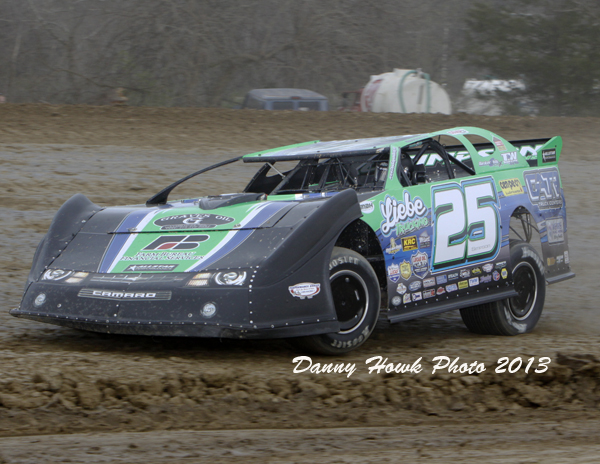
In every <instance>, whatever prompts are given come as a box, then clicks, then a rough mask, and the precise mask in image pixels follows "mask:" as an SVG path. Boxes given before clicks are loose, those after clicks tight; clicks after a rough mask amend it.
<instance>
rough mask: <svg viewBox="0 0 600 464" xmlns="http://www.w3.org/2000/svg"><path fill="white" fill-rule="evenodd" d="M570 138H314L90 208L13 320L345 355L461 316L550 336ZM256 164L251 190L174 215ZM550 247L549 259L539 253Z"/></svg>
mask: <svg viewBox="0 0 600 464" xmlns="http://www.w3.org/2000/svg"><path fill="white" fill-rule="evenodd" d="M561 148H562V141H561V138H560V137H553V138H550V139H535V140H521V141H511V142H509V141H508V140H506V139H504V138H502V137H501V136H498V135H496V134H493V133H491V132H489V131H487V130H484V129H478V128H474V127H460V128H453V129H448V130H442V131H438V132H434V133H429V134H418V135H405V136H394V137H379V138H370V139H358V140H344V141H333V142H319V141H314V142H307V143H303V144H298V145H291V146H287V147H281V148H276V149H272V150H266V151H261V152H258V153H252V154H248V155H245V156H242V157H239V158H234V159H232V160H228V161H224V162H221V163H219V164H217V165H215V166H211V167H209V168H205V169H202V170H200V171H198V172H195V173H192V174H190V175H189V176H187V177H185V178H184V179H181V180H180V181H178V182H175V183H174V184H172V185H170V186H169V187H167V188H165V189H163V190H162V191H161V192H159V193H157V194H156V195H154V196H153V197H152V198H150V199H149V200H148V201H147V203H146V204H145V205H134V206H119V207H109V208H101V207H100V206H98V205H95V204H93V203H92V202H90V201H89V200H88V199H87V198H86V197H85V196H83V195H80V194H78V195H75V196H74V197H72V198H71V199H70V200H68V201H67V202H66V203H65V204H64V205H63V206H62V207H61V208H60V210H59V211H58V213H57V214H56V216H55V219H54V220H53V222H52V224H51V226H50V229H49V230H48V233H47V234H46V236H45V237H44V239H43V240H42V242H41V243H40V245H39V247H38V249H37V251H36V254H35V257H34V262H33V266H32V270H31V273H30V275H29V278H28V282H27V286H26V290H25V294H24V296H23V300H22V302H21V305H20V307H19V308H16V309H13V310H12V311H11V314H13V315H14V316H17V317H24V318H29V319H34V320H38V321H44V322H49V323H53V324H58V325H63V326H67V327H74V328H79V329H86V330H92V331H98V332H108V333H124V334H145V335H169V336H192V337H223V338H276V337H277V338H289V339H290V340H292V341H294V342H295V343H296V344H297V345H300V346H302V347H303V348H305V349H308V350H311V351H315V352H319V353H325V354H337V353H343V352H347V351H350V350H352V349H354V348H356V347H358V346H360V345H361V344H362V343H364V342H365V341H366V340H367V338H368V337H369V335H370V334H371V332H372V331H373V329H374V327H375V325H376V323H377V322H378V320H379V321H380V320H385V321H388V322H390V323H395V322H400V321H405V320H408V319H413V318H417V317H421V316H426V315H431V314H436V313H440V312H443V311H449V310H453V309H460V310H461V315H462V318H463V320H464V322H465V324H466V325H467V327H468V328H469V329H471V330H472V331H474V332H477V333H485V334H503V335H515V334H519V333H524V332H529V331H531V330H532V329H533V328H534V326H535V325H536V323H537V321H538V319H539V317H540V315H541V312H542V308H543V305H544V295H545V287H546V283H555V282H559V281H561V280H564V279H568V278H571V277H574V274H573V273H572V272H571V269H570V265H569V251H568V241H567V222H566V207H565V199H564V193H563V189H562V186H561V181H560V176H559V171H558V167H557V163H558V160H559V156H560V152H561ZM234 162H244V163H258V166H259V168H258V171H257V172H256V174H255V175H254V178H253V179H252V180H251V181H250V183H249V184H248V185H247V186H246V188H245V189H244V191H243V192H242V193H231V194H222V195H215V196H208V197H203V198H192V199H186V200H177V201H170V200H169V194H170V193H171V191H172V190H173V189H174V188H175V187H176V186H178V185H179V184H180V183H182V182H183V181H185V180H187V179H189V178H191V177H194V176H196V175H198V174H202V173H204V172H207V171H209V170H212V169H215V168H218V167H221V166H225V165H228V164H231V163H234ZM538 250H539V251H538Z"/></svg>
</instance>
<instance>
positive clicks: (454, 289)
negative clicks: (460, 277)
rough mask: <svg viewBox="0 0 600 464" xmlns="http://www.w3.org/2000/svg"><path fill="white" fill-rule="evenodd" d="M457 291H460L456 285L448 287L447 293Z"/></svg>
mask: <svg viewBox="0 0 600 464" xmlns="http://www.w3.org/2000/svg"><path fill="white" fill-rule="evenodd" d="M457 290H458V285H456V284H450V285H446V291H447V292H448V293H450V292H456V291H457Z"/></svg>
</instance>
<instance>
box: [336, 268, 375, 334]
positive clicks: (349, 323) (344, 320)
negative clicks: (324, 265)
mask: <svg viewBox="0 0 600 464" xmlns="http://www.w3.org/2000/svg"><path fill="white" fill-rule="evenodd" d="M329 282H330V284H331V293H332V295H333V302H334V304H335V312H336V314H337V318H338V322H339V323H340V332H339V333H340V334H345V333H350V332H352V331H353V330H355V329H356V328H357V327H358V326H360V325H361V324H362V322H363V321H364V320H365V317H366V315H367V309H368V308H369V292H368V290H367V285H366V284H365V281H364V280H363V279H362V277H361V276H359V275H358V274H357V273H356V272H354V271H350V270H347V269H346V270H342V271H339V272H336V273H335V274H333V275H332V276H331V277H330V279H329Z"/></svg>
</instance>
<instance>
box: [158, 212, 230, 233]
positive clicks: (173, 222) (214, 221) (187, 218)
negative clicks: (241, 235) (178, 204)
mask: <svg viewBox="0 0 600 464" xmlns="http://www.w3.org/2000/svg"><path fill="white" fill-rule="evenodd" d="M233 221H234V219H233V218H232V217H228V216H220V215H218V214H200V213H198V214H178V215H176V216H167V217H164V218H160V219H157V220H156V221H154V225H156V226H158V227H160V230H185V229H213V228H215V227H217V226H222V225H225V224H229V223H231V222H233Z"/></svg>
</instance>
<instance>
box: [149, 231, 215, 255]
mask: <svg viewBox="0 0 600 464" xmlns="http://www.w3.org/2000/svg"><path fill="white" fill-rule="evenodd" d="M208 239H209V236H208V235H161V236H160V237H158V238H157V239H156V240H154V241H153V242H152V243H151V244H150V245H148V246H146V247H144V249H143V250H142V251H146V250H147V251H162V250H168V251H172V250H176V251H180V250H193V249H194V248H198V246H199V245H200V243H202V242H205V241H206V240H208Z"/></svg>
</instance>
